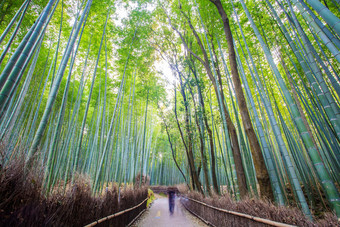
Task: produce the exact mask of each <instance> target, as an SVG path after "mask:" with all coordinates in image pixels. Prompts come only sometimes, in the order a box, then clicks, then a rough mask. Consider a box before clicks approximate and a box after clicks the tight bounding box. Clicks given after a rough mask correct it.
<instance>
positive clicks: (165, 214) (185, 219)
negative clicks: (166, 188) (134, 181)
mask: <svg viewBox="0 0 340 227" xmlns="http://www.w3.org/2000/svg"><path fill="white" fill-rule="evenodd" d="M133 226H140V227H143V226H145V227H153V226H155V227H156V226H157V227H158V226H160V227H163V226H185V227H186V226H188V227H191V226H192V227H194V226H202V227H203V226H207V225H205V224H204V223H203V222H202V221H201V220H199V219H198V218H196V217H194V216H193V215H191V214H190V213H189V212H188V211H187V210H185V208H184V207H183V206H182V204H181V203H180V201H179V199H178V198H176V202H175V210H174V213H173V214H172V215H171V214H170V211H169V201H168V198H160V199H156V200H155V201H154V202H153V203H152V205H151V207H150V208H149V209H148V210H147V211H146V212H145V213H144V214H143V215H142V216H141V217H140V218H139V220H137V222H135V223H134V225H133Z"/></svg>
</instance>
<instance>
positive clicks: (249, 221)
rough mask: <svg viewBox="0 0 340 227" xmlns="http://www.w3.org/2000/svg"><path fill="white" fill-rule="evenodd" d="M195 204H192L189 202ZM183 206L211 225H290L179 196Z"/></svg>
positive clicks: (280, 226) (287, 226) (284, 226)
mask: <svg viewBox="0 0 340 227" xmlns="http://www.w3.org/2000/svg"><path fill="white" fill-rule="evenodd" d="M190 201H191V202H194V203H196V204H198V206H197V205H193V204H192V203H191V202H190ZM181 203H182V204H183V206H184V207H185V208H186V209H187V210H188V211H190V212H191V213H193V214H194V215H196V216H198V218H200V219H202V220H203V221H204V222H206V223H207V224H209V225H211V226H261V227H262V226H276V227H292V226H294V225H288V224H285V223H281V222H276V221H272V220H268V219H264V218H260V217H255V216H252V215H249V214H243V213H239V212H236V211H231V210H225V209H222V208H218V207H214V206H211V205H209V204H206V203H203V202H201V201H198V200H195V199H191V198H187V197H181Z"/></svg>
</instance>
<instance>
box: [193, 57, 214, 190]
mask: <svg viewBox="0 0 340 227" xmlns="http://www.w3.org/2000/svg"><path fill="white" fill-rule="evenodd" d="M191 62H192V63H194V61H193V60H191ZM189 67H190V70H191V71H192V73H193V74H194V76H195V80H196V84H197V91H198V97H199V99H200V104H201V106H202V113H203V120H204V125H205V127H206V128H207V132H208V137H209V144H210V155H211V176H212V182H213V187H214V191H215V192H216V193H217V194H219V191H220V190H219V187H218V184H217V177H216V158H215V146H214V139H213V136H212V131H211V128H210V126H209V123H208V119H207V114H206V112H205V106H204V99H203V95H202V91H201V86H200V84H199V80H198V78H197V74H196V70H195V68H194V66H193V67H191V66H190V64H189Z"/></svg>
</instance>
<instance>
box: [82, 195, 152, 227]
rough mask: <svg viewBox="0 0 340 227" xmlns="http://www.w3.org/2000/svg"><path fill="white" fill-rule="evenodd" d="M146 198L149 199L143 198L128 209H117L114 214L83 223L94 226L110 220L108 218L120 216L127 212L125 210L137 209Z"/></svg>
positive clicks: (90, 226) (89, 226) (87, 226)
mask: <svg viewBox="0 0 340 227" xmlns="http://www.w3.org/2000/svg"><path fill="white" fill-rule="evenodd" d="M148 199H149V198H146V199H144V200H143V201H142V202H141V203H139V204H137V205H136V206H134V207H131V208H128V209H126V210H122V211H119V212H117V213H114V214H111V215H109V216H106V217H104V218H101V219H99V220H97V221H94V222H92V223H90V224H88V225H85V227H92V226H95V225H97V224H100V223H102V222H105V221H108V220H110V219H112V218H115V217H118V216H120V215H122V214H125V213H127V212H129V211H132V210H134V209H137V208H138V207H140V206H142V205H143V204H144V203H145V202H146V201H147V200H148Z"/></svg>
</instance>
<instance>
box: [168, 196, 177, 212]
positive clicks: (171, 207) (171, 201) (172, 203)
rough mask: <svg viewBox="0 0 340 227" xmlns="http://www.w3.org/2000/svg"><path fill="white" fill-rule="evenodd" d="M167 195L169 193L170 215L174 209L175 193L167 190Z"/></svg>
mask: <svg viewBox="0 0 340 227" xmlns="http://www.w3.org/2000/svg"><path fill="white" fill-rule="evenodd" d="M168 195H169V211H170V215H172V214H173V213H174V210H175V197H176V194H175V192H174V191H168Z"/></svg>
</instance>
